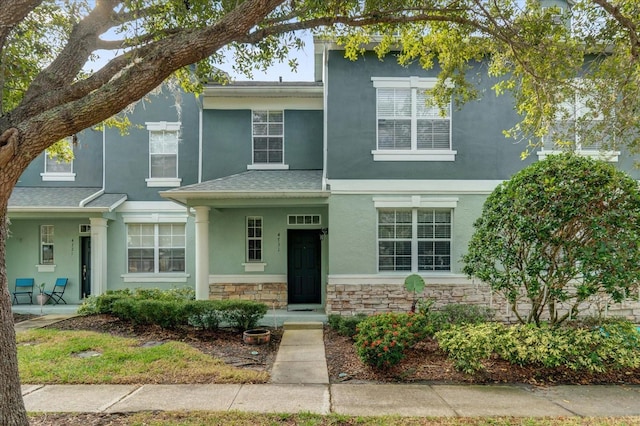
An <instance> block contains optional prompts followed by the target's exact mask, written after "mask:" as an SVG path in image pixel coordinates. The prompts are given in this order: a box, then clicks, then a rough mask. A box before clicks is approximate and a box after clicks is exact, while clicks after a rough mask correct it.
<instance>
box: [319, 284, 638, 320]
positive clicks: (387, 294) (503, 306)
mask: <svg viewBox="0 0 640 426" xmlns="http://www.w3.org/2000/svg"><path fill="white" fill-rule="evenodd" d="M419 296H420V297H423V298H426V299H433V301H434V308H435V309H438V308H439V307H442V306H444V305H448V304H453V303H462V304H468V305H481V306H488V307H490V308H492V309H493V310H494V311H495V319H496V320H498V321H504V322H507V323H513V322H517V318H516V316H515V315H514V313H513V311H512V310H511V308H510V307H509V305H508V304H507V303H506V301H505V299H504V298H502V297H500V296H498V295H496V294H493V293H492V292H491V291H490V289H489V286H488V285H485V284H472V283H470V284H459V283H456V284H433V283H429V284H427V286H426V288H425V291H424V292H423V294H421V295H419ZM607 300H608V299H607V298H606V297H601V298H594V299H593V300H591V301H590V302H589V303H585V304H584V305H583V307H582V309H583V310H584V311H583V312H582V315H605V316H621V317H624V318H627V319H629V320H631V321H634V322H636V323H638V322H640V303H638V302H633V301H629V302H624V303H613V302H610V303H607ZM411 303H412V295H411V294H410V293H409V292H407V291H406V290H405V288H404V285H403V284H328V285H327V303H326V312H327V314H340V315H354V314H357V313H365V314H373V313H379V312H389V311H394V312H401V311H409V310H410V309H411ZM607 305H608V306H607ZM518 311H519V312H520V314H521V315H522V313H523V312H525V313H526V312H527V307H526V305H524V304H522V305H519V306H518ZM562 312H563V310H562V308H560V309H559V313H560V314H562ZM564 312H566V310H565V311H564Z"/></svg>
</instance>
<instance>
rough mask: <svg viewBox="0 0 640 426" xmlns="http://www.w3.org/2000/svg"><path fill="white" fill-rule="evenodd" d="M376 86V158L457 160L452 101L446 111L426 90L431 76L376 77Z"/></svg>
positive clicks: (376, 159)
mask: <svg viewBox="0 0 640 426" xmlns="http://www.w3.org/2000/svg"><path fill="white" fill-rule="evenodd" d="M372 81H373V86H374V87H375V88H376V115H377V117H376V125H377V128H376V130H377V149H376V150H374V151H372V154H373V157H374V160H375V161H454V160H455V154H456V151H453V150H452V148H451V104H449V105H447V107H446V108H445V110H444V113H443V112H442V111H441V110H440V108H439V107H438V106H435V105H431V102H430V99H429V98H430V96H429V95H428V94H427V93H425V91H426V90H427V89H429V88H432V87H433V86H434V85H435V79H431V78H418V77H409V78H393V77H390V78H384V77H373V78H372Z"/></svg>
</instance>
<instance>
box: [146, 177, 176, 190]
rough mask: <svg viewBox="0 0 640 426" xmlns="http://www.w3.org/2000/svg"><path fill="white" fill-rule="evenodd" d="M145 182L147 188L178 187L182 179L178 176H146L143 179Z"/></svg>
mask: <svg viewBox="0 0 640 426" xmlns="http://www.w3.org/2000/svg"><path fill="white" fill-rule="evenodd" d="M145 182H147V187H149V188H152V187H153V188H157V187H178V186H180V184H181V183H182V179H180V178H147V179H145Z"/></svg>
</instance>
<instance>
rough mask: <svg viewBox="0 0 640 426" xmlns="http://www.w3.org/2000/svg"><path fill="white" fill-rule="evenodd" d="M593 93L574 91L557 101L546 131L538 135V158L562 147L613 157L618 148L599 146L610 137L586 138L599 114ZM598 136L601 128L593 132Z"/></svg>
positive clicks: (615, 158) (563, 149) (593, 155)
mask: <svg viewBox="0 0 640 426" xmlns="http://www.w3.org/2000/svg"><path fill="white" fill-rule="evenodd" d="M593 106H594V99H593V96H588V95H586V96H585V95H580V94H577V95H575V97H574V98H573V99H570V100H568V101H564V102H562V103H561V104H560V106H559V109H558V112H557V113H556V118H555V121H554V122H553V123H552V125H551V126H550V129H549V134H548V135H546V136H544V137H543V138H542V150H541V151H540V152H538V156H539V157H540V158H543V157H545V156H546V155H547V154H553V153H557V152H562V151H568V150H570V151H575V152H576V153H578V154H581V155H586V156H592V157H599V158H603V159H605V160H608V161H614V162H615V161H617V160H618V156H619V155H620V152H618V151H608V150H604V149H603V148H604V147H605V146H607V145H609V144H611V142H612V141H611V140H607V139H605V140H599V141H593V140H592V141H589V142H587V140H586V138H585V135H587V137H588V135H589V134H590V133H591V132H592V131H593V130H594V129H595V128H596V127H599V126H602V123H603V118H602V116H601V115H600V114H598V113H597V112H596V111H595V110H594V109H593ZM592 134H596V135H599V136H601V135H602V132H594V133H592Z"/></svg>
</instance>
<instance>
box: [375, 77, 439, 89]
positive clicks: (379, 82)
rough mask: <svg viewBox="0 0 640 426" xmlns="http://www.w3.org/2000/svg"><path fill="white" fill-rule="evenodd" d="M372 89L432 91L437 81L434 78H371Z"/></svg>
mask: <svg viewBox="0 0 640 426" xmlns="http://www.w3.org/2000/svg"><path fill="white" fill-rule="evenodd" d="M371 81H372V82H373V87H375V88H378V87H382V88H385V87H386V88H405V89H408V88H414V87H415V88H419V89H432V88H433V87H435V85H436V83H437V82H438V79H437V78H435V77H417V76H411V77H371Z"/></svg>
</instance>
